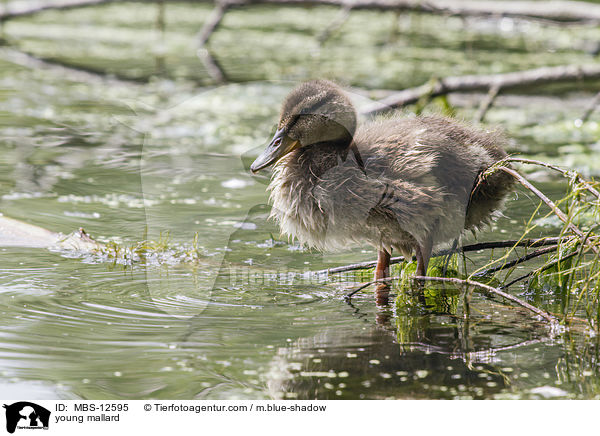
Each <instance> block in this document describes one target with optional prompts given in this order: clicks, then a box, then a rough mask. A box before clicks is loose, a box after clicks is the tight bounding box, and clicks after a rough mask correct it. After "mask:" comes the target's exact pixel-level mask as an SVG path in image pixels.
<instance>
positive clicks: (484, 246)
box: [310, 236, 574, 275]
mask: <svg viewBox="0 0 600 436" xmlns="http://www.w3.org/2000/svg"><path fill="white" fill-rule="evenodd" d="M572 238H574V237H573V236H563V237H549V238H535V239H509V240H506V241H494V242H479V243H477V244H469V245H464V246H462V247H458V248H457V249H455V250H451V249H447V250H440V251H438V252H436V253H434V254H433V255H432V257H440V256H447V255H449V254H454V253H462V252H464V253H469V252H473V251H479V250H490V249H494V248H512V247H545V246H547V245H556V244H557V243H558V242H561V241H562V242H565V241H568V240H569V239H572ZM405 260H406V258H404V257H403V256H398V257H392V258H391V259H390V265H392V264H397V263H401V262H404V261H405ZM412 260H414V257H413V259H412ZM375 266H377V261H366V262H360V263H353V264H350V265H342V266H338V267H335V268H328V269H322V270H319V271H313V272H311V273H310V274H314V275H322V274H339V273H343V272H348V271H356V270H361V269H369V268H374V267H375Z"/></svg>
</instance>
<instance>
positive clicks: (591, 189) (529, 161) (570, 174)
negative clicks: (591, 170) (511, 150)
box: [503, 157, 600, 199]
mask: <svg viewBox="0 0 600 436" xmlns="http://www.w3.org/2000/svg"><path fill="white" fill-rule="evenodd" d="M503 161H506V162H519V163H525V164H531V165H540V166H543V167H546V168H550V169H551V170H554V171H557V172H559V173H561V174H562V175H563V176H565V177H568V178H572V177H575V178H576V179H577V181H578V182H579V183H581V184H583V185H585V188H586V189H587V190H588V191H589V192H590V193H591V194H592V195H594V196H595V197H597V198H599V199H600V192H599V191H598V190H597V189H595V188H594V187H593V186H592V185H591V184H590V182H588V181H587V180H585V179H584V178H583V177H581V176H580V175H579V174H578V173H577V172H575V171H572V170H565V169H564V168H561V167H558V166H556V165H552V164H549V163H546V162H542V161H539V160H534V159H523V158H518V157H507V158H505V159H503Z"/></svg>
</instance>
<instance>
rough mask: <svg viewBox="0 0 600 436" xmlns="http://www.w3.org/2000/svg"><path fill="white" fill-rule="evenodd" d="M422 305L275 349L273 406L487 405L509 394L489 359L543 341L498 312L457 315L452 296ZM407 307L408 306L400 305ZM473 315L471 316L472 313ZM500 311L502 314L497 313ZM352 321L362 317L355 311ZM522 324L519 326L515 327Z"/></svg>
mask: <svg viewBox="0 0 600 436" xmlns="http://www.w3.org/2000/svg"><path fill="white" fill-rule="evenodd" d="M429 294H430V296H431V297H432V298H431V299H429V300H428V301H427V304H426V305H425V306H423V305H421V304H420V302H419V301H418V299H417V297H407V296H406V295H402V296H401V297H399V299H401V300H403V301H402V307H404V308H408V309H404V310H402V311H397V313H396V316H394V314H393V313H392V311H391V310H380V311H379V312H378V313H377V314H376V320H375V321H376V322H375V323H373V322H372V321H371V320H369V319H366V318H363V321H364V322H363V323H362V325H361V324H359V325H357V326H356V328H352V329H348V328H346V329H336V328H327V329H324V330H323V331H322V332H321V333H319V334H318V335H315V336H313V337H310V338H302V339H299V340H298V341H296V342H295V343H294V344H293V345H292V346H291V347H289V348H283V349H280V352H279V355H278V356H277V357H276V358H275V359H274V361H273V363H272V372H271V379H270V380H269V383H268V385H269V389H270V391H271V394H272V395H274V396H275V397H279V398H300V399H313V398H318V399H335V398H371V399H372V398H490V397H491V396H493V395H494V394H497V393H500V392H502V391H506V390H508V389H510V378H509V376H508V375H507V374H506V373H505V371H506V372H512V370H511V369H510V368H509V369H504V368H502V367H501V366H500V365H498V364H497V362H496V359H495V356H496V354H497V353H499V352H501V351H506V350H512V349H517V348H519V347H523V346H530V345H532V344H536V343H539V342H542V341H543V338H547V335H546V332H545V331H544V328H543V325H541V324H537V325H536V323H529V325H527V324H524V323H523V322H521V324H520V326H519V327H518V328H514V327H513V328H503V327H502V325H505V324H504V322H502V324H500V323H498V320H499V319H500V318H508V317H510V316H514V314H513V312H512V311H509V310H507V309H506V308H504V309H503V307H501V306H497V307H495V309H494V314H495V315H494V316H487V315H485V316H481V315H474V314H471V315H470V316H469V317H468V318H463V317H461V316H458V315H457V306H458V294H457V293H456V292H445V291H441V292H438V293H437V294H436V295H435V297H434V296H433V293H432V292H431V291H430V292H429ZM406 300H411V301H406ZM471 311H472V312H474V308H471ZM502 311H503V313H502ZM355 315H357V316H359V317H360V316H361V313H360V311H359V310H357V311H356V312H355ZM521 321H523V320H521Z"/></svg>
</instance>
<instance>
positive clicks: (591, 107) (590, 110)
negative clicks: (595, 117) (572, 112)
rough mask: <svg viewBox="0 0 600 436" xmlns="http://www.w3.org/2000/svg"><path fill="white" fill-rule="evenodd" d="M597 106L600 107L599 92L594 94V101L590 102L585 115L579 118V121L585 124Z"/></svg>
mask: <svg viewBox="0 0 600 436" xmlns="http://www.w3.org/2000/svg"><path fill="white" fill-rule="evenodd" d="M599 105H600V92H599V93H598V94H596V96H595V97H594V99H593V100H592V102H591V103H590V105H589V106H588V108H587V109H586V110H585V113H584V114H583V115H582V116H581V121H582V122H584V123H585V122H586V121H587V120H588V119H589V118H590V115H592V113H593V112H594V111H595V110H596V108H597V107H598V106H599Z"/></svg>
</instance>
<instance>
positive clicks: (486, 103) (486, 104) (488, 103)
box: [473, 83, 502, 123]
mask: <svg viewBox="0 0 600 436" xmlns="http://www.w3.org/2000/svg"><path fill="white" fill-rule="evenodd" d="M501 88H502V87H501V86H500V84H499V83H494V84H493V85H492V86H490V90H489V91H488V93H487V94H486V96H485V98H484V99H483V100H481V104H480V105H479V109H477V113H476V114H475V116H474V117H473V120H474V121H475V122H478V123H481V122H482V121H483V119H484V118H485V114H487V112H488V110H490V108H491V107H492V105H493V104H494V101H495V100H496V97H497V96H498V93H499V92H500V89H501Z"/></svg>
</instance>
